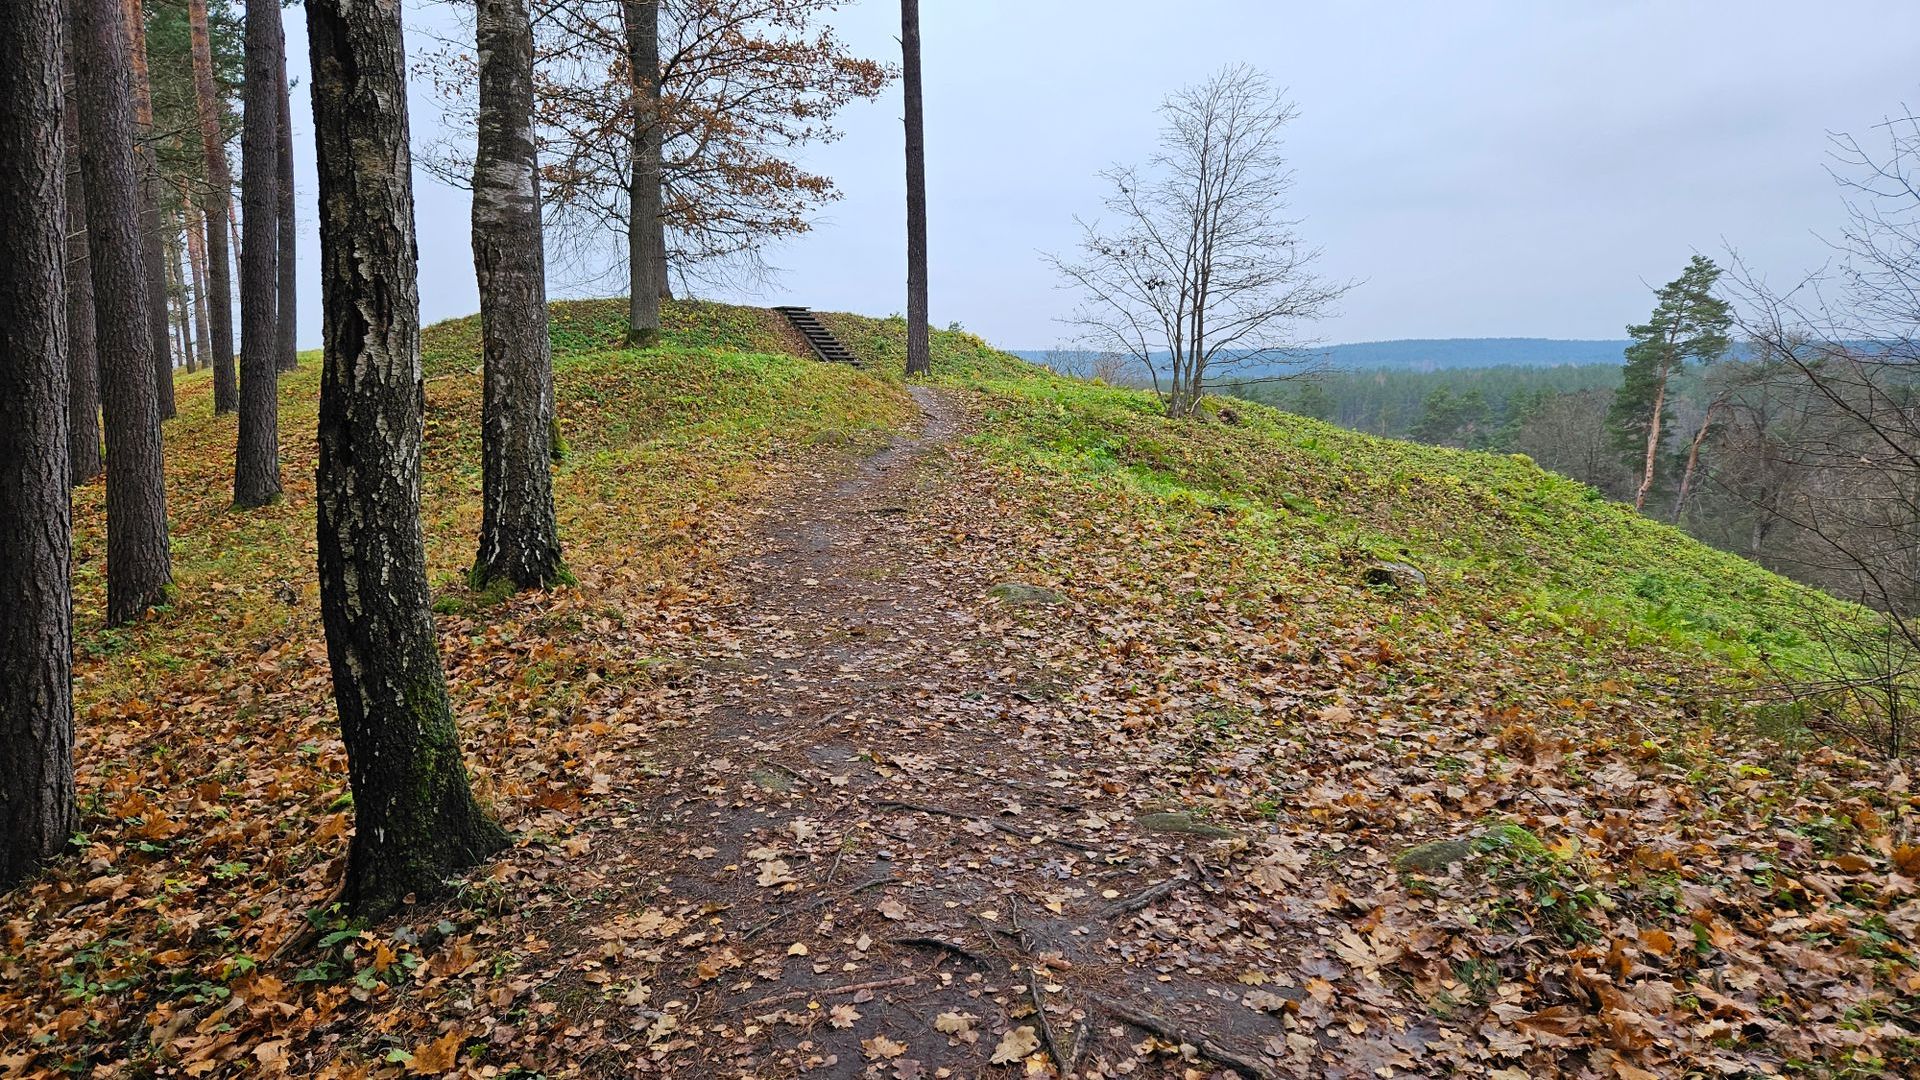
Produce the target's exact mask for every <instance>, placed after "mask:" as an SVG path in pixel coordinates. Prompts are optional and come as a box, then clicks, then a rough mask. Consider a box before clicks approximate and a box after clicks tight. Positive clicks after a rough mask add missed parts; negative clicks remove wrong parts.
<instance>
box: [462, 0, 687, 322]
mask: <svg viewBox="0 0 1920 1080" xmlns="http://www.w3.org/2000/svg"><path fill="white" fill-rule="evenodd" d="M620 15H621V18H622V19H623V20H624V22H625V27H626V42H627V72H628V76H629V77H630V78H631V79H632V80H633V147H634V150H633V164H632V166H631V168H629V169H628V182H627V183H628V187H627V205H628V207H629V208H630V212H629V213H628V214H627V341H628V342H629V343H632V344H636V345H640V344H652V342H653V340H654V338H656V337H658V336H659V333H660V298H661V296H662V295H663V294H664V293H665V291H666V288H665V286H666V281H667V233H666V225H665V219H664V217H663V216H662V206H661V188H660V175H661V152H662V139H661V136H662V132H661V128H660V0H624V3H623V5H622V6H621V9H620ZM529 36H531V31H529ZM529 47H531V46H529ZM483 55H484V54H483ZM529 63H531V61H529ZM485 78H486V73H485V72H484V71H483V72H482V73H481V81H482V83H483V84H484V82H485ZM480 109H481V113H482V114H483V115H482V120H481V123H482V124H483V125H484V124H485V116H484V114H485V113H486V103H485V102H482V103H481V106H480ZM528 110H529V113H531V110H532V105H531V103H529V105H528ZM485 137H486V136H485V134H484V132H483V134H482V135H481V138H485ZM528 149H529V151H531V150H532V149H533V148H532V147H529V148H528Z"/></svg>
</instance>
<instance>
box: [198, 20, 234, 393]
mask: <svg viewBox="0 0 1920 1080" xmlns="http://www.w3.org/2000/svg"><path fill="white" fill-rule="evenodd" d="M187 22H188V30H189V36H190V38H191V41H192V50H193V84H194V97H195V100H196V103H197V105H198V109H199V113H200V148H201V152H202V154H204V155H205V157H206V164H207V190H206V191H205V192H204V193H203V194H202V196H201V200H200V213H201V216H203V217H204V218H205V219H206V249H207V252H206V254H207V273H206V277H205V278H204V279H203V280H204V281H205V283H206V286H207V316H208V321H209V323H210V324H211V329H210V332H209V333H208V337H209V338H210V339H211V342H210V351H209V352H208V354H207V357H208V360H207V362H208V363H209V364H211V365H212V366H213V411H214V412H216V413H230V412H232V411H233V410H234V406H235V405H236V404H237V403H238V398H239V395H238V394H237V393H236V390H235V386H234V378H233V285H232V280H233V267H232V265H231V263H230V261H229V259H228V247H227V226H228V220H227V219H228V216H229V215H228V209H227V208H228V206H229V205H230V204H229V202H228V200H229V198H230V197H231V196H232V193H233V173H232V172H231V170H229V168H228V166H227V147H226V141H225V139H224V138H223V137H222V136H221V133H220V100H219V97H218V96H217V95H216V93H215V90H214V85H213V44H212V41H211V39H210V38H209V37H208V33H207V0H187Z"/></svg>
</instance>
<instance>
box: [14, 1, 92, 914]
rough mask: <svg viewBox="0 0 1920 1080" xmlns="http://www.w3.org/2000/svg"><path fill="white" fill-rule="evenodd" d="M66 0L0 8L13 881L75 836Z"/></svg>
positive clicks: (77, 818)
mask: <svg viewBox="0 0 1920 1080" xmlns="http://www.w3.org/2000/svg"><path fill="white" fill-rule="evenodd" d="M61 36H62V34H61V19H60V4H59V3H58V0H9V2H8V3H7V4H5V5H0V551H4V552H5V553H6V555H5V557H4V558H0V889H4V888H9V887H11V886H13V885H15V884H17V883H19V882H20V881H21V880H22V879H23V878H25V877H26V876H27V875H29V874H31V873H33V872H34V870H36V869H37V868H38V867H39V866H40V865H41V864H42V863H43V862H45V861H46V860H47V859H48V858H50V857H52V856H53V855H55V854H57V853H58V852H59V851H60V849H61V848H63V847H65V846H66V843H67V839H68V837H70V836H72V835H73V833H74V830H75V828H76V827H77V826H78V824H79V821H80V816H79V813H78V811H77V810H76V809H75V803H74V787H73V697H72V693H73V691H72V675H73V670H72V664H73V622H72V615H71V614H70V611H71V595H70V593H69V586H68V576H67V571H68V558H69V553H70V548H69V545H70V543H71V539H70V538H71V532H70V524H71V520H70V518H69V514H70V511H69V509H68V506H69V504H68V494H67V488H68V480H67V454H66V441H67V356H66V345H67V334H66V317H67V312H66V296H65V294H66V286H65V275H66V268H65V263H66V237H65V235H64V234H65V229H66V222H65V216H64V214H63V212H62V205H61V204H62V203H63V202H64V189H65V185H66V176H65V173H66V158H65V155H66V145H65V144H66V139H65V138H64V137H63V135H62V130H61V97H62V94H61V80H60V68H61Z"/></svg>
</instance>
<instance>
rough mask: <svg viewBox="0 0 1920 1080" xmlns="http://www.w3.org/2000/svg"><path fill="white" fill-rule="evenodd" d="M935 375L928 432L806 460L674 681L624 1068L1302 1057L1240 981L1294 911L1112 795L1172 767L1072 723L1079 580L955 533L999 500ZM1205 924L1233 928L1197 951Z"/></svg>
mask: <svg viewBox="0 0 1920 1080" xmlns="http://www.w3.org/2000/svg"><path fill="white" fill-rule="evenodd" d="M914 396H915V398H916V399H917V400H918V402H919V404H920V406H921V408H922V411H923V414H924V423H923V426H922V429H921V431H920V433H919V434H918V435H917V436H914V437H911V438H900V439H898V440H896V441H895V442H894V443H893V445H891V446H890V447H888V448H887V449H885V450H883V451H882V452H880V453H878V454H876V455H874V456H873V457H871V458H869V459H867V460H866V461H865V462H863V463H861V464H860V465H859V466H857V467H856V468H854V469H853V470H852V471H851V472H849V473H844V474H841V475H838V476H816V477H814V478H812V479H811V480H810V481H803V482H801V483H799V484H798V485H797V486H796V488H795V490H793V491H792V492H791V493H790V494H789V495H788V496H787V497H785V498H783V499H781V500H779V501H778V502H776V503H775V504H773V505H772V506H770V507H769V508H767V509H766V510H764V511H763V515H764V517H763V521H762V524H761V526H760V529H759V543H758V545H757V546H758V550H757V551H755V552H754V553H752V554H748V555H744V556H742V557H741V558H740V559H739V560H737V562H736V563H735V564H734V565H733V566H732V567H730V568H729V570H728V571H727V578H728V579H729V582H730V584H731V585H732V587H733V589H734V593H735V595H736V597H737V602H736V603H735V604H734V605H733V606H732V607H731V608H730V609H728V610H726V611H725V612H724V613H723V614H722V615H721V616H720V617H719V618H718V619H717V620H716V621H715V623H714V625H713V627H712V628H711V629H710V630H709V632H707V633H706V634H705V635H703V638H702V640H701V643H700V645H699V646H698V650H699V652H700V653H701V655H698V656H696V657H691V658H689V659H690V661H691V663H690V671H689V675H688V677H687V679H686V680H685V684H684V685H682V686H681V687H679V688H678V689H677V690H676V691H675V693H674V695H673V697H672V700H671V704H670V706H669V708H670V710H679V711H680V712H681V713H682V715H684V716H685V717H687V718H688V719H689V721H690V727H689V728H688V730H687V735H688V741H687V742H686V743H685V744H684V745H683V749H682V752H681V753H678V754H673V755H668V756H667V757H668V758H669V759H674V760H677V762H678V763H677V764H675V765H670V766H668V767H669V768H670V770H671V775H670V777H669V782H667V783H665V784H663V785H662V789H663V791H664V794H662V795H661V796H660V797H659V798H658V800H657V802H656V803H655V804H654V805H653V806H652V807H650V808H649V809H648V811H647V812H646V813H645V814H643V815H639V816H638V817H637V820H639V821H644V822H648V823H649V824H648V826H647V829H646V831H645V832H644V833H639V834H636V835H635V836H634V837H633V838H632V839H633V844H632V853H633V856H634V857H633V859H632V870H631V871H628V872H624V873H622V874H621V875H620V876H621V877H622V878H624V879H625V881H624V887H622V888H620V889H619V890H618V894H619V895H620V897H621V899H620V900H619V901H618V902H615V903H610V904H606V905H603V906H602V907H601V909H600V910H601V915H600V917H599V919H598V921H599V923H600V926H599V928H598V929H597V930H595V931H594V934H595V936H597V937H599V938H601V939H603V940H604V941H606V942H607V943H608V947H607V950H606V955H607V956H608V957H609V958H610V962H609V963H608V964H607V969H608V970H609V971H610V972H613V973H614V974H615V975H625V974H626V972H627V971H628V970H630V969H628V968H623V966H622V965H623V963H624V962H625V961H627V960H638V961H640V963H641V965H642V969H641V970H640V971H639V972H637V973H635V974H634V975H633V976H632V977H633V978H634V979H635V983H634V985H635V986H640V985H644V987H645V989H644V990H638V989H636V990H634V991H633V992H632V993H631V994H629V995H628V996H627V997H626V998H625V1001H626V1003H627V1004H628V1005H629V1006H632V1008H630V1009H629V1010H628V1015H627V1016H625V1017H624V1018H623V1019H624V1022H626V1023H629V1024H632V1025H634V1026H635V1027H636V1028H644V1030H642V1031H636V1033H635V1037H634V1038H633V1039H632V1041H631V1051H632V1055H633V1056H631V1057H627V1058H624V1059H620V1060H615V1059H613V1058H612V1057H610V1056H609V1057H608V1058H605V1059H603V1060H604V1063H605V1072H606V1073H607V1074H609V1075H614V1074H621V1073H631V1072H635V1071H659V1072H664V1073H670V1074H675V1075H687V1076H695V1075H699V1076H707V1075H740V1076H754V1077H766V1076H784V1075H798V1074H801V1073H818V1074H819V1075H830V1076H859V1075H875V1076H887V1077H898V1078H901V1080H911V1078H913V1077H918V1076H923V1075H925V1076H938V1075H951V1076H974V1075H990V1074H1000V1075H1019V1074H1020V1073H1021V1072H1022V1071H1023V1069H1027V1068H1031V1069H1034V1070H1038V1072H1039V1074H1041V1075H1045V1074H1046V1069H1047V1068H1052V1069H1055V1070H1057V1071H1058V1072H1059V1073H1061V1074H1065V1073H1068V1072H1074V1073H1083V1074H1085V1075H1119V1074H1122V1073H1127V1072H1133V1071H1135V1070H1137V1069H1139V1068H1140V1067H1141V1066H1142V1065H1148V1064H1151V1067H1150V1068H1148V1069H1147V1074H1149V1075H1153V1074H1158V1073H1160V1072H1161V1071H1162V1070H1163V1069H1171V1070H1172V1072H1173V1074H1175V1075H1179V1074H1180V1068H1176V1067H1175V1065H1176V1064H1181V1063H1180V1061H1179V1059H1180V1055H1179V1054H1178V1053H1176V1052H1174V1045H1173V1044H1174V1043H1175V1042H1181V1041H1184V1042H1186V1043H1188V1044H1189V1046H1188V1049H1189V1051H1190V1052H1191V1051H1194V1050H1201V1051H1205V1052H1206V1055H1207V1056H1208V1057H1210V1058H1211V1059H1213V1060H1214V1061H1220V1060H1223V1059H1226V1060H1237V1061H1239V1063H1240V1069H1241V1071H1242V1072H1243V1073H1244V1074H1246V1075H1263V1076H1264V1075H1281V1073H1280V1072H1279V1071H1278V1070H1275V1069H1274V1068H1272V1065H1271V1061H1270V1060H1267V1059H1262V1058H1261V1047H1262V1044H1263V1043H1265V1042H1267V1041H1268V1040H1278V1042H1277V1043H1274V1044H1272V1045H1269V1046H1268V1049H1269V1050H1275V1049H1277V1048H1278V1047H1284V1036H1283V1034H1282V1032H1281V1031H1280V1028H1279V1026H1278V1024H1277V1022H1275V1021H1274V1020H1273V1019H1272V1018H1271V1017H1266V1016H1261V1015H1258V1014H1256V1013H1254V1012H1252V1011H1250V1010H1248V1009H1247V1008H1245V1007H1244V1006H1242V1005H1241V1004H1239V1003H1238V994H1237V993H1235V991H1236V990H1243V989H1244V987H1243V986H1242V985H1241V983H1240V982H1236V981H1235V976H1236V975H1238V974H1240V973H1243V972H1244V971H1245V970H1246V968H1245V967H1244V964H1245V962H1246V961H1247V960H1248V959H1249V958H1251V959H1252V960H1254V961H1255V962H1258V961H1259V959H1260V958H1261V956H1262V955H1264V956H1266V957H1268V958H1273V957H1274V956H1275V953H1274V950H1275V949H1277V948H1279V947H1280V946H1279V945H1278V944H1277V943H1278V940H1279V936H1280V935H1278V934H1276V933H1275V932H1274V929H1273V927H1270V926H1260V927H1255V926H1249V925H1246V924H1245V922H1244V919H1245V918H1246V917H1245V916H1243V915H1238V914H1226V913H1223V912H1221V911H1220V910H1217V909H1212V908H1207V907H1204V906H1200V905H1195V904H1193V903H1191V902H1190V901H1189V900H1188V898H1187V897H1186V896H1183V894H1184V893H1195V894H1198V893H1203V892H1207V891H1211V887H1210V886H1209V884H1208V882H1207V878H1208V874H1207V871H1206V868H1205V867H1206V862H1207V859H1208V853H1209V851H1211V850H1213V849H1215V847H1216V845H1219V844H1221V843H1222V842H1223V841H1224V842H1235V841H1230V840H1228V839H1227V834H1226V832H1225V830H1220V829H1217V828H1216V827H1213V826H1209V825H1206V824H1204V823H1201V822H1198V821H1193V820H1189V819H1187V818H1185V817H1184V816H1183V815H1179V814H1174V813H1166V814H1160V815H1158V816H1157V817H1156V816H1154V815H1141V814H1139V813H1138V810H1139V806H1138V804H1137V802H1133V801H1126V800H1122V799H1119V798H1117V797H1116V796H1117V795H1118V794H1119V793H1121V792H1124V791H1125V790H1126V789H1127V787H1128V786H1129V784H1130V782H1131V780H1130V775H1129V774H1131V773H1132V772H1134V771H1137V770H1148V771H1150V770H1153V769H1154V768H1156V766H1157V763H1156V762H1153V761H1141V760H1138V759H1137V755H1135V756H1128V755H1126V754H1123V753H1122V752H1121V751H1120V750H1119V749H1118V748H1117V747H1115V746H1114V745H1113V744H1112V742H1111V741H1109V740H1108V739H1106V738H1104V737H1103V734H1102V733H1101V732H1098V731H1092V730H1088V728H1089V727H1090V725H1087V724H1085V723H1076V721H1075V717H1074V715H1073V710H1072V708H1071V706H1070V704H1069V703H1068V701H1066V700H1065V699H1066V698H1067V697H1069V696H1070V695H1069V693H1068V689H1069V687H1070V685H1071V679H1072V677H1073V673H1072V672H1071V671H1068V670H1064V669H1063V665H1062V664H1061V662H1060V661H1059V660H1057V659H1055V657H1057V656H1058V655H1061V654H1062V653H1063V652H1071V651H1073V650H1072V649H1071V648H1067V649H1064V650H1063V649H1061V648H1057V647H1056V648H1041V647H1039V645H1040V644H1041V643H1052V644H1054V645H1056V646H1057V645H1060V644H1062V643H1065V644H1068V645H1069V646H1070V645H1071V637H1072V635H1074V634H1076V633H1080V632H1082V631H1081V629H1080V628H1077V627H1076V625H1075V622H1076V620H1075V619H1074V618H1073V617H1072V615H1071V614H1070V609H1069V608H1068V607H1066V606H1064V605H1063V604H1062V598H1060V597H1058V596H1049V595H1046V594H1044V593H1036V594H1021V595H1017V596H1014V597H1012V599H1011V602H1009V600H1008V598H1007V597H1006V596H1005V595H1004V593H1005V592H1006V588H1005V587H1006V585H1008V584H1009V583H1007V582H1002V581H998V580H996V578H995V576H994V575H993V574H992V572H991V571H992V570H993V568H994V564H995V563H996V562H997V561H998V560H997V559H996V558H995V556H994V554H993V553H992V551H991V550H987V551H983V552H978V553H974V554H972V555H969V556H967V557H954V556H953V555H952V552H953V551H955V550H959V551H962V552H965V551H967V549H968V541H969V539H971V534H970V532H969V530H970V529H971V528H973V527H974V526H976V525H977V524H978V523H979V521H980V520H981V518H980V516H981V515H992V514H993V513H994V512H995V510H994V508H993V506H992V504H991V499H992V496H991V492H990V491H989V490H988V485H986V484H984V483H979V482H975V481H974V479H973V478H971V477H969V476H968V475H967V472H966V469H965V464H966V457H965V454H964V453H963V452H961V451H959V450H958V449H957V448H956V446H955V443H954V439H955V436H957V435H958V434H960V433H961V432H962V430H963V429H964V427H965V425H966V417H965V413H964V409H963V406H962V404H961V403H960V401H959V400H958V399H956V398H953V397H949V396H946V395H943V394H941V393H939V392H936V391H933V390H929V389H925V388H916V389H915V391H914ZM936 549H939V550H942V551H945V552H947V554H946V555H945V556H944V557H943V556H937V555H936V554H935V552H936ZM1237 842H1238V843H1239V844H1240V846H1242V847H1244V841H1237ZM620 861H622V862H624V861H625V860H624V859H622V860H620ZM1256 921H1258V920H1256ZM1209 923H1210V924H1211V926H1210V927H1205V928H1204V929H1203V930H1202V931H1201V934H1200V936H1201V937H1203V938H1205V939H1207V940H1205V941H1203V942H1202V944H1203V945H1214V944H1219V943H1220V940H1221V939H1222V938H1230V939H1233V940H1232V942H1231V943H1232V944H1233V946H1234V947H1233V948H1232V949H1231V950H1225V949H1223V950H1221V951H1220V952H1219V953H1218V954H1217V955H1208V953H1207V951H1206V950H1203V949H1198V948H1192V947H1191V946H1190V944H1189V942H1191V941H1192V939H1193V938H1194V936H1195V927H1196V926H1204V924H1209ZM1229 952H1231V953H1232V954H1233V955H1235V956H1236V957H1237V958H1238V960H1239V961H1240V962H1241V964H1242V965H1243V966H1241V967H1240V968H1238V969H1228V968H1227V967H1225V966H1224V964H1225V960H1224V958H1225V956H1226V955H1227V954H1228V953H1229ZM643 979H644V980H645V981H644V984H643V983H642V982H641V980H643ZM598 981H600V982H602V983H604V982H605V981H606V980H605V979H604V978H603V979H600V980H598ZM622 985H624V984H622ZM1271 989H1280V988H1279V987H1274V988H1271ZM1271 1000H1272V1002H1273V1003H1274V1004H1275V1005H1278V1004H1279V1003H1280V1000H1281V999H1280V997H1278V996H1274V997H1272V998H1271ZM943 1029H944V1030H943ZM1143 1029H1159V1030H1158V1032H1157V1034H1159V1035H1161V1036H1163V1041H1161V1042H1160V1043H1157V1044H1156V1043H1154V1042H1152V1041H1151V1040H1149V1041H1147V1042H1145V1043H1143V1042H1142V1040H1143V1038H1144V1036H1143V1034H1142V1031H1143ZM1142 1046H1144V1047H1145V1052H1142V1050H1141V1047H1142ZM996 1056H998V1058H1000V1059H1001V1060H1000V1062H999V1063H997V1064H996V1063H994V1062H993V1060H992V1059H993V1058H995V1057H996ZM1022 1059H1025V1060H1024V1061H1023V1060H1022ZM1190 1065H1191V1062H1187V1063H1184V1064H1182V1065H1181V1067H1187V1066H1190ZM943 1070H944V1071H943ZM1203 1075H1204V1074H1203Z"/></svg>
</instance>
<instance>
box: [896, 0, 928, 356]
mask: <svg viewBox="0 0 1920 1080" xmlns="http://www.w3.org/2000/svg"><path fill="white" fill-rule="evenodd" d="M900 85H901V87H902V89H903V90H904V92H905V97H906V121H907V374H909V375H924V374H926V373H927V372H929V371H932V370H933V357H932V354H931V353H930V352H929V346H928V342H927V133H926V123H925V119H924V117H923V116H922V112H921V100H920V98H921V95H920V0H900Z"/></svg>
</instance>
